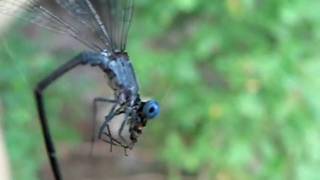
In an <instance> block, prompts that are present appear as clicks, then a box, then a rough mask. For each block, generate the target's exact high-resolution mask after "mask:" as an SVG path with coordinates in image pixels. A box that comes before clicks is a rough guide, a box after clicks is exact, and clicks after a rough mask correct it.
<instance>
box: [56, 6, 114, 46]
mask: <svg viewBox="0 0 320 180" xmlns="http://www.w3.org/2000/svg"><path fill="white" fill-rule="evenodd" d="M56 2H57V3H58V4H59V5H60V6H61V7H63V8H64V9H65V10H66V11H67V12H69V14H70V15H71V16H73V17H74V18H75V19H74V20H75V21H78V22H80V23H81V24H82V27H81V28H87V29H89V31H90V32H92V33H93V35H94V36H95V38H96V39H97V40H100V41H101V43H103V44H104V45H105V46H106V48H107V49H109V50H111V48H112V46H111V45H110V43H111V38H110V36H109V34H108V32H107V30H106V28H105V26H104V24H103V23H102V21H101V19H100V16H99V15H98V14H97V12H96V10H95V9H94V7H93V5H92V3H91V2H90V1H89V0H56Z"/></svg>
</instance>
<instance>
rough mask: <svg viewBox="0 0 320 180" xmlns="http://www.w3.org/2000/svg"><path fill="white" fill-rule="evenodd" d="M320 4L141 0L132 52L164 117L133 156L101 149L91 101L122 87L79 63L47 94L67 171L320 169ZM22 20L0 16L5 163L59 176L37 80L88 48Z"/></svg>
mask: <svg viewBox="0 0 320 180" xmlns="http://www.w3.org/2000/svg"><path fill="white" fill-rule="evenodd" d="M49 5H50V3H49ZM319 9H320V1H318V0H309V1H305V0H291V1H289V0H220V1H212V0H201V1H198V0H163V1H147V0H135V14H134V20H133V24H132V27H131V30H130V33H129V39H128V42H129V43H128V52H129V55H130V57H131V59H132V62H133V64H134V67H135V70H136V73H137V76H138V79H139V82H140V86H141V94H142V96H143V97H145V98H149V97H154V98H156V99H158V100H159V101H160V104H161V106H162V114H161V117H160V118H159V119H157V120H156V121H153V122H152V123H149V124H148V126H147V127H146V128H145V130H144V133H143V136H142V137H141V138H140V139H139V142H138V143H137V145H136V147H135V149H134V150H133V151H130V152H129V156H128V157H125V156H124V153H123V150H122V149H120V148H114V150H113V152H112V153H111V152H109V146H108V145H107V144H104V143H101V142H97V143H96V144H95V149H94V153H93V156H90V155H89V152H90V142H89V139H90V134H91V124H92V118H91V117H92V112H91V107H92V105H91V102H92V100H93V98H94V97H96V96H110V95H111V93H110V90H109V89H108V87H107V85H106V79H105V77H104V75H103V73H102V72H100V71H99V70H98V69H95V68H88V67H81V68H78V69H76V70H74V71H72V72H71V73H69V74H68V75H67V76H65V77H64V78H62V79H61V80H59V81H58V82H57V83H55V84H54V86H52V87H51V88H49V90H48V91H47V92H46V98H47V99H46V105H47V109H48V110H47V112H48V114H49V121H50V126H51V129H52V132H53V134H54V139H55V142H56V145H57V149H58V154H59V159H60V161H61V164H62V169H63V174H64V176H65V177H66V179H79V180H82V179H174V180H175V179H177V180H179V179H199V180H207V179H217V180H232V179H240V180H241V179H246V180H247V179H290V180H291V179H303V180H317V179H320V172H319V169H320V153H319V152H320V142H319V139H320V133H319V132H320V110H319V108H320V78H319V77H320V61H319V58H320V50H319V47H320V46H319V45H320V13H319ZM57 13H59V12H57ZM18 22H19V23H17V21H16V19H11V20H10V21H7V20H6V19H4V18H2V19H1V22H0V23H1V36H0V39H1V41H0V46H1V48H0V118H1V121H0V122H1V126H0V127H1V129H2V130H0V133H2V135H0V137H1V138H2V137H3V138H2V139H0V144H2V145H3V146H1V145H0V161H2V162H1V163H3V162H4V163H6V164H7V165H6V166H2V167H10V169H11V179H17V180H20V179H21V180H40V179H44V180H46V179H52V178H51V172H50V169H49V166H48V160H47V157H46V153H45V149H44V143H43V138H42V136H41V132H40V126H39V122H38V117H37V112H36V107H35V102H34V99H33V87H34V86H35V85H36V83H37V82H38V81H40V80H41V79H42V78H43V77H45V76H46V75H47V74H49V73H50V72H51V71H53V70H54V69H56V68H57V67H58V66H59V65H61V64H62V63H63V62H66V61H67V60H68V59H70V58H72V57H73V56H75V55H76V54H77V53H79V52H80V51H81V50H83V49H84V47H83V46H81V45H80V44H79V43H77V42H76V41H74V40H72V39H70V38H69V39H68V38H66V37H65V36H60V35H54V34H53V33H50V32H48V31H43V30H41V29H39V28H35V27H34V26H32V25H30V24H28V23H23V22H20V21H18ZM106 109H107V107H106V106H103V105H101V107H100V108H99V110H100V111H104V110H106ZM103 113H104V112H102V115H103ZM1 148H2V150H1ZM1 163H0V164H1ZM2 167H1V170H3V171H4V173H1V175H5V174H8V175H7V176H10V173H9V171H10V170H9V168H7V169H6V168H2ZM1 179H4V177H1Z"/></svg>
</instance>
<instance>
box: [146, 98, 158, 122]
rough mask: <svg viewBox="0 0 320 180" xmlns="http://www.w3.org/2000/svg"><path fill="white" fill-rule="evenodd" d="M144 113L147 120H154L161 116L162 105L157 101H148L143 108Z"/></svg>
mask: <svg viewBox="0 0 320 180" xmlns="http://www.w3.org/2000/svg"><path fill="white" fill-rule="evenodd" d="M142 112H143V114H144V116H145V117H146V118H147V119H153V118H155V117H157V116H158V115H159V114H160V105H159V103H158V102H157V101H155V100H150V101H147V102H146V103H145V104H144V106H143V110H142Z"/></svg>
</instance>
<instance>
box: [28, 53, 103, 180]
mask: <svg viewBox="0 0 320 180" xmlns="http://www.w3.org/2000/svg"><path fill="white" fill-rule="evenodd" d="M92 55H93V54H92V53H81V54H80V55H78V56H76V57H75V58H73V59H71V60H70V61H68V62H67V63H65V64H64V65H62V66H61V67H59V68H58V69H56V70H55V71H53V72H52V73H51V74H50V75H49V76H48V77H46V78H45V79H43V80H42V81H40V82H39V83H38V85H37V86H36V88H35V90H34V95H35V99H36V104H37V110H38V114H39V119H40V124H41V129H42V134H43V137H44V141H45V145H46V150H47V154H48V158H49V161H50V165H51V168H52V172H53V175H54V178H55V179H56V180H62V175H61V171H60V168H59V163H58V159H57V157H56V150H55V147H54V143H53V141H52V137H51V133H50V129H49V125H48V120H47V114H46V110H45V104H44V99H43V93H44V91H45V90H46V89H47V88H48V87H49V86H50V85H51V84H52V83H53V82H54V81H56V80H57V79H58V78H60V77H61V76H63V75H64V74H65V73H67V72H68V71H70V70H72V69H73V68H75V67H77V66H78V65H86V64H91V65H95V63H98V60H96V59H95V60H94V59H92V58H91V57H92Z"/></svg>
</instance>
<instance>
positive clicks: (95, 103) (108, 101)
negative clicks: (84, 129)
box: [91, 97, 117, 155]
mask: <svg viewBox="0 0 320 180" xmlns="http://www.w3.org/2000/svg"><path fill="white" fill-rule="evenodd" d="M98 103H106V104H115V103H117V101H116V100H113V99H108V98H104V97H96V98H94V100H93V103H92V104H93V106H92V112H93V118H92V120H93V122H92V134H91V155H92V151H93V146H94V142H95V140H96V125H97V112H98ZM103 141H105V142H107V143H109V144H111V146H110V151H112V145H116V144H114V143H113V142H112V141H109V140H105V139H103Z"/></svg>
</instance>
